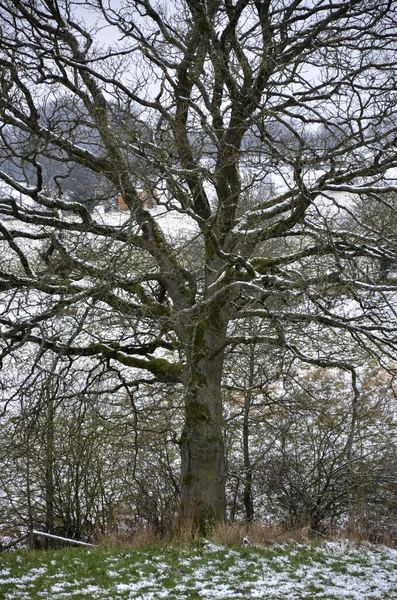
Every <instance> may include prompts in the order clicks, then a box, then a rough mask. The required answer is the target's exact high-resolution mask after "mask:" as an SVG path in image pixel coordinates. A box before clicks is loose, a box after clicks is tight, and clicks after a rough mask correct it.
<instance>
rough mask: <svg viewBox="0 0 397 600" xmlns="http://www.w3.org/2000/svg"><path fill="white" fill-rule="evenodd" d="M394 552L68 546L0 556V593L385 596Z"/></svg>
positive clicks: (8, 597) (152, 599) (182, 598)
mask: <svg viewBox="0 0 397 600" xmlns="http://www.w3.org/2000/svg"><path fill="white" fill-rule="evenodd" d="M396 568H397V551H396V550H390V549H387V548H384V547H369V546H367V547H356V546H353V545H351V544H348V543H346V542H345V543H342V542H341V543H328V544H323V545H318V544H317V545H309V544H304V545H303V544H296V543H295V544H288V545H286V544H283V545H272V546H267V547H264V548H253V547H249V548H241V547H235V548H227V547H223V546H218V545H215V544H213V543H210V542H206V541H204V542H200V543H197V544H195V545H191V546H189V547H176V546H159V545H157V546H152V547H146V548H97V549H90V550H87V549H81V548H69V549H64V550H56V551H46V552H45V551H18V552H10V553H3V554H1V555H0V598H2V599H4V600H14V599H17V598H18V599H23V600H35V599H37V600H39V599H40V600H43V598H44V599H53V598H54V599H58V600H61V599H65V600H66V599H68V600H80V599H84V600H90V599H105V598H106V599H108V600H109V599H132V598H139V599H141V600H157V599H160V598H167V599H169V600H212V599H216V598H221V599H222V600H240V599H241V600H242V599H247V598H264V599H268V600H282V599H285V598H288V600H309V599H313V600H314V599H318V598H323V599H326V600H339V599H342V598H343V599H344V600H346V599H351V600H393V599H395V598H397V571H396Z"/></svg>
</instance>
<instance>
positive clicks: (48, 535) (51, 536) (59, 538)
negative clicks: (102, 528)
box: [26, 529, 98, 548]
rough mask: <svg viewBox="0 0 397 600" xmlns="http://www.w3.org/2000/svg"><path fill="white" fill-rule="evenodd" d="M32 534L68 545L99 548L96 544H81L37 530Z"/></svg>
mask: <svg viewBox="0 0 397 600" xmlns="http://www.w3.org/2000/svg"><path fill="white" fill-rule="evenodd" d="M30 533H32V534H33V535H41V536H43V537H47V538H50V539H52V540H60V541H62V542H67V543H68V544H77V545H78V546H89V547H90V548H97V547H98V546H96V545H95V544H88V543H87V542H79V541H78V540H72V539H71V538H65V537H61V536H59V535H53V534H52V533H46V532H44V531H36V530H35V529H33V530H32V531H31V532H30ZM28 535H29V534H28ZM26 537H27V536H26Z"/></svg>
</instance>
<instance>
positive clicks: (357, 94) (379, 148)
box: [0, 0, 397, 531]
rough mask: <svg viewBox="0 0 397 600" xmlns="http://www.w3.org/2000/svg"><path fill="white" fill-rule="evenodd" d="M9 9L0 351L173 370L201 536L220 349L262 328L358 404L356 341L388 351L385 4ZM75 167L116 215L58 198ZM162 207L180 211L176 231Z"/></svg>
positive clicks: (141, 3)
mask: <svg viewBox="0 0 397 600" xmlns="http://www.w3.org/2000/svg"><path fill="white" fill-rule="evenodd" d="M0 11H1V16H2V21H1V25H0V36H1V40H0V48H1V50H0V67H1V81H0V82H1V100H0V136H1V147H0V153H1V154H0V161H1V162H0V165H1V170H0V177H1V178H2V180H3V181H4V183H5V184H6V186H5V187H4V189H3V192H2V196H1V199H0V218H1V220H0V236H1V238H0V239H1V244H2V252H3V258H2V262H1V266H0V290H1V293H2V298H3V300H2V308H1V315H0V324H1V352H2V354H1V356H2V358H3V363H4V365H7V364H8V363H7V357H11V356H15V355H16V354H17V353H18V352H20V348H21V346H23V345H25V344H29V345H37V347H38V348H39V354H40V353H45V352H47V351H49V352H50V351H51V352H55V353H60V354H62V355H64V356H69V357H71V359H77V358H78V357H88V358H87V359H89V360H90V361H93V360H98V361H105V362H106V364H107V365H108V368H109V369H114V368H115V365H121V367H120V368H125V369H126V370H128V369H130V370H131V369H132V371H131V373H135V374H136V377H137V378H141V379H142V378H143V379H144V380H145V381H146V382H148V381H149V382H150V381H153V382H155V381H156V380H157V381H161V382H163V383H166V384H170V385H174V384H177V385H179V386H180V389H181V390H182V394H183V400H184V407H185V421H184V430H183V433H182V436H181V439H180V448H181V464H182V473H181V520H182V523H183V524H184V525H185V526H189V527H190V526H191V525H192V524H193V525H194V526H198V527H199V528H200V529H201V530H202V531H205V528H206V526H207V524H210V523H212V522H216V521H222V520H223V518H224V515H225V461H224V448H223V439H222V394H221V383H222V373H223V364H224V356H225V352H226V351H227V350H228V348H230V347H232V346H233V345H241V344H246V343H249V342H253V341H255V342H261V343H265V342H266V344H267V347H268V349H269V352H272V351H275V352H278V353H279V352H288V353H290V354H291V355H294V356H296V357H297V358H298V359H300V360H303V361H306V362H308V363H312V364H317V365H319V366H326V365H330V366H333V367H338V368H341V369H343V370H345V371H348V372H350V373H351V378H352V389H353V413H354V402H356V401H357V397H358V388H357V385H356V371H355V365H356V362H355V358H354V352H353V349H354V348H355V347H358V346H359V345H361V346H364V347H365V348H366V349H367V350H368V351H370V352H372V353H373V354H375V353H376V354H377V355H378V356H381V357H389V358H393V357H394V356H395V349H396V331H397V322H396V318H395V292H396V290H397V287H396V285H395V281H394V280H393V263H394V262H395V260H396V253H395V232H394V228H393V227H390V226H389V227H387V223H386V224H385V219H380V218H378V217H379V215H382V214H383V215H385V214H388V215H393V214H394V194H395V192H396V191H397V187H396V181H395V172H394V169H395V166H396V165H397V150H396V132H397V118H396V117H397V114H396V113H397V109H396V96H395V94H396V92H395V90H396V89H397V82H396V72H397V71H396V62H397V61H396V58H395V57H396V46H397V43H396V42H397V34H396V29H395V22H396V18H397V8H396V6H395V3H394V2H392V1H387V0H380V1H379V2H377V3H373V2H369V1H368V0H349V1H347V0H339V1H333V0H175V1H174V2H172V3H169V2H161V0H159V1H158V2H154V1H153V2H152V1H150V0H120V2H103V0H90V1H89V2H80V1H79V0H77V1H71V0H36V1H33V0H0ZM76 165H79V168H82V169H83V172H84V171H85V172H87V174H88V173H89V174H90V175H89V177H90V182H91V183H90V187H91V188H92V177H94V178H95V177H96V178H97V181H98V194H99V195H100V196H101V198H103V196H104V195H106V194H105V191H106V190H107V193H108V195H109V197H110V196H113V197H114V199H115V198H116V196H117V194H118V193H120V194H121V195H122V198H123V200H124V203H125V205H126V206H127V207H128V211H127V213H124V215H125V216H124V217H123V218H121V219H119V221H116V220H115V219H113V220H111V219H107V218H104V217H103V215H102V214H101V213H100V212H92V211H89V210H88V208H87V206H88V205H89V204H92V201H93V200H95V198H88V199H87V198H86V197H83V194H82V197H81V198H80V199H79V198H78V194H77V193H76V189H75V188H74V193H73V197H71V195H70V194H69V195H68V193H67V185H65V182H66V181H67V178H68V174H69V173H70V174H71V175H70V176H72V173H73V169H74V168H76ZM87 177H88V175H87ZM153 189H156V190H157V193H158V200H159V204H160V206H159V207H158V208H157V211H153V212H151V211H149V210H147V209H146V208H145V207H144V206H143V203H142V190H143V191H144V192H145V193H146V194H151V193H152V190H153ZM11 190H14V192H11ZM87 200H89V201H90V202H89V203H87ZM368 207H370V210H369V208H368ZM161 211H165V212H168V213H169V214H170V215H177V216H178V217H180V218H179V220H178V219H176V218H174V220H173V223H174V224H176V225H175V227H176V228H177V229H179V231H178V232H175V233H177V235H169V232H168V231H166V228H165V227H164V225H162V223H164V222H165V221H164V219H163V220H161V219H160V218H159V217H158V213H159V212H161ZM369 213H371V214H369ZM390 218H392V217H390ZM186 223H188V225H186ZM389 224H390V223H389ZM252 317H255V318H257V319H260V320H261V323H262V325H261V327H260V328H259V329H258V328H257V329H256V331H260V334H256V335H255V336H252V331H253V329H252V328H248V327H245V326H244V323H245V322H246V320H247V319H251V318H252ZM250 332H251V333H250ZM126 370H125V371H124V372H127V371H126ZM144 373H147V375H146V376H145V375H144ZM145 377H146V379H145ZM353 417H354V415H353ZM353 420H354V419H353Z"/></svg>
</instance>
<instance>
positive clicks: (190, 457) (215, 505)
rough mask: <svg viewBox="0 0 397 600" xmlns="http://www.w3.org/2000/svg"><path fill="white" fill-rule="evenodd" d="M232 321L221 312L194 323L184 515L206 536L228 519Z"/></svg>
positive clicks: (187, 393)
mask: <svg viewBox="0 0 397 600" xmlns="http://www.w3.org/2000/svg"><path fill="white" fill-rule="evenodd" d="M225 336H226V324H225V323H224V322H223V320H222V318H221V315H220V312H219V313H218V314H213V315H211V316H210V317H209V318H207V319H206V320H204V321H202V322H201V323H200V324H199V325H196V326H195V327H194V332H193V334H192V335H191V336H190V342H191V348H190V351H189V353H188V354H189V356H188V361H187V368H186V378H185V395H184V401H185V424H184V431H183V436H182V443H181V459H182V473H181V516H180V522H181V526H182V528H183V529H184V530H185V532H187V531H189V530H191V531H192V532H197V531H198V532H199V533H200V534H202V535H206V534H207V533H208V531H209V530H210V529H211V527H212V526H213V525H214V524H216V523H221V522H223V521H224V519H225V512H226V501H225V454H224V443H223V426H222V424H223V415H222V394H221V380H222V371H223V360H224V353H223V350H222V349H221V348H222V345H223V342H224V339H225Z"/></svg>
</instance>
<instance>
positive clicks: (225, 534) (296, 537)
mask: <svg viewBox="0 0 397 600" xmlns="http://www.w3.org/2000/svg"><path fill="white" fill-rule="evenodd" d="M243 538H248V540H249V543H250V545H252V546H267V545H269V544H275V543H277V544H280V543H284V542H290V541H295V542H300V543H302V542H307V540H308V529H307V527H304V528H300V529H290V530H286V529H284V528H282V527H280V526H277V525H264V524H263V523H259V522H255V521H254V522H253V523H225V524H223V525H220V526H219V527H217V528H216V530H215V531H214V533H213V535H212V536H211V540H212V541H213V542H214V543H216V544H220V545H222V546H241V545H243Z"/></svg>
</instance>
